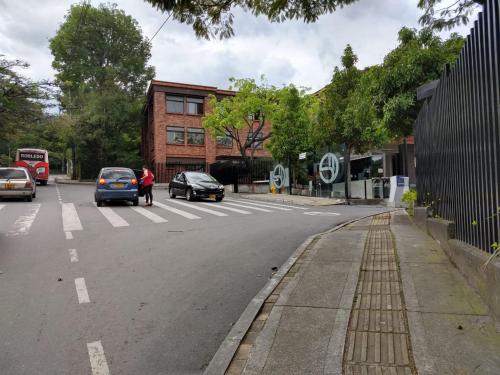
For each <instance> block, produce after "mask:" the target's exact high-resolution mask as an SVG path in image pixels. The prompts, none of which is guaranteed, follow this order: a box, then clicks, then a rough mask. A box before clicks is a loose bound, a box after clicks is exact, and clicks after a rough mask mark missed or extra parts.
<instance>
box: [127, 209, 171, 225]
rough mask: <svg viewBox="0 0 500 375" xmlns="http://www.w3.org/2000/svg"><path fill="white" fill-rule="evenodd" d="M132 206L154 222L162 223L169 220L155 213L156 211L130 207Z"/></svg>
mask: <svg viewBox="0 0 500 375" xmlns="http://www.w3.org/2000/svg"><path fill="white" fill-rule="evenodd" d="M130 208H131V209H133V210H134V211H135V212H137V213H138V214H141V215H142V216H144V217H147V218H148V219H149V220H151V221H152V222H153V223H156V224H160V223H166V222H167V221H168V220H167V219H164V218H162V217H161V216H159V215H157V214H155V213H154V212H151V211H148V210H146V209H145V208H142V207H130Z"/></svg>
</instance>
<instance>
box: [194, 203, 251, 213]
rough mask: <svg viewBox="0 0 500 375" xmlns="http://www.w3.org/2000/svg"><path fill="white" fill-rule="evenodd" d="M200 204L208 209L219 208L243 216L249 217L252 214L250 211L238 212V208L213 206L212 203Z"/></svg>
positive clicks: (218, 204)
mask: <svg viewBox="0 0 500 375" xmlns="http://www.w3.org/2000/svg"><path fill="white" fill-rule="evenodd" d="M201 204H204V205H205V206H210V207H214V206H216V207H217V208H219V209H221V210H227V211H233V212H237V213H239V214H243V215H251V214H252V213H251V212H250V211H245V210H240V209H238V208H232V207H227V206H223V205H221V204H220V203H216V204H214V203H207V202H201Z"/></svg>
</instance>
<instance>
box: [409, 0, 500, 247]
mask: <svg viewBox="0 0 500 375" xmlns="http://www.w3.org/2000/svg"><path fill="white" fill-rule="evenodd" d="M499 65H500V15H499V1H498V0H486V1H485V6H484V9H483V12H482V13H480V14H479V16H478V20H477V21H476V22H475V23H474V28H473V29H472V30H471V34H470V35H469V36H468V37H467V41H466V43H465V46H464V48H463V50H462V52H461V54H460V57H459V59H458V60H457V62H456V64H455V65H454V66H453V67H451V68H447V69H445V71H444V72H443V74H442V77H441V79H440V82H439V84H438V86H437V87H436V89H435V91H434V93H433V96H432V99H431V100H430V101H428V102H426V103H425V104H424V105H423V108H422V110H421V111H420V114H419V117H418V119H417V121H416V124H415V138H416V167H417V192H418V201H419V203H420V204H421V205H430V206H431V207H432V209H433V212H434V214H435V215H438V216H439V217H442V218H445V219H448V220H452V221H454V222H455V224H456V234H457V238H458V239H460V240H462V241H464V242H467V243H469V244H472V245H474V246H476V247H479V248H481V249H483V250H485V251H488V252H491V251H492V248H491V245H492V244H493V243H494V242H498V241H499V233H500V221H499V217H498V215H499V214H500V200H499V193H500V192H499V190H500V160H499V158H500V75H499V74H500V67H499Z"/></svg>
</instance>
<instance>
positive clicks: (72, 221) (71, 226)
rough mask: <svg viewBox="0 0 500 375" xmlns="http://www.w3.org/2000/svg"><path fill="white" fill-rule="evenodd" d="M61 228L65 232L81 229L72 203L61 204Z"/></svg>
mask: <svg viewBox="0 0 500 375" xmlns="http://www.w3.org/2000/svg"><path fill="white" fill-rule="evenodd" d="M62 218H63V228H64V229H63V230H64V231H65V232H73V231H75V230H83V227H82V223H81V222H80V218H79V217H78V213H77V212H76V208H75V205H74V204H73V203H63V204H62Z"/></svg>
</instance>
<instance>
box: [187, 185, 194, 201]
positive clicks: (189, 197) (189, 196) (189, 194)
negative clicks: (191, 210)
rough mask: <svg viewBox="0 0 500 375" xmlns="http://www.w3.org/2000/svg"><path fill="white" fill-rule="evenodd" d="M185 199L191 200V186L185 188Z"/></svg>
mask: <svg viewBox="0 0 500 375" xmlns="http://www.w3.org/2000/svg"><path fill="white" fill-rule="evenodd" d="M186 200H188V201H192V200H193V190H191V188H189V189H187V190H186Z"/></svg>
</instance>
